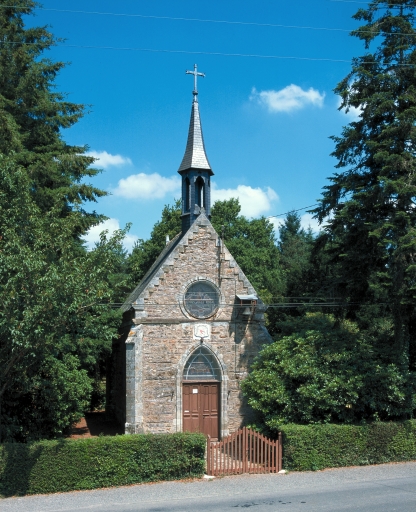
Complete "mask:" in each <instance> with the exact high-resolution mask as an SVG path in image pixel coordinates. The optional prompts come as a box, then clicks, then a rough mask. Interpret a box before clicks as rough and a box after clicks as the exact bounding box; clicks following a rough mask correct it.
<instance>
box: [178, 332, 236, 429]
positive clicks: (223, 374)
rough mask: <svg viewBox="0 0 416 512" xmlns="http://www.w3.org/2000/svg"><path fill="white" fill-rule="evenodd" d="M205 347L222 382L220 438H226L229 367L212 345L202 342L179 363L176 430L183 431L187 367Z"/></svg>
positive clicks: (193, 347) (189, 349)
mask: <svg viewBox="0 0 416 512" xmlns="http://www.w3.org/2000/svg"><path fill="white" fill-rule="evenodd" d="M201 346H202V347H203V349H204V350H206V351H207V352H208V353H209V354H210V355H211V356H212V357H213V358H214V360H215V362H216V365H217V368H218V374H217V380H218V381H219V382H220V397H219V408H220V411H219V414H220V420H219V430H220V436H221V437H224V436H227V435H228V433H229V432H228V411H227V406H228V403H227V402H228V375H227V367H226V365H225V364H224V362H223V361H222V357H221V355H220V354H219V353H218V351H217V350H215V348H214V347H212V345H211V344H210V343H207V342H204V343H203V344H202V345H201V343H200V342H195V343H193V344H192V345H191V346H190V347H189V348H188V350H187V351H186V352H185V353H184V354H183V356H182V357H181V360H180V361H179V364H178V367H177V374H176V419H175V430H176V431H177V432H182V431H183V396H182V395H183V382H186V381H184V371H185V369H186V365H187V363H188V362H189V360H190V359H191V358H192V356H193V355H194V354H195V352H196V351H198V349H200V348H201Z"/></svg>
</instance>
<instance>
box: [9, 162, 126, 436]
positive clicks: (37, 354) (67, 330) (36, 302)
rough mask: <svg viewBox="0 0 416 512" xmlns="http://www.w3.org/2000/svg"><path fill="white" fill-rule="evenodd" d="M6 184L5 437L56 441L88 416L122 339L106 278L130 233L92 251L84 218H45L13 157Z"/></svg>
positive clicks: (76, 213) (50, 214)
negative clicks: (97, 379) (77, 233)
mask: <svg viewBox="0 0 416 512" xmlns="http://www.w3.org/2000/svg"><path fill="white" fill-rule="evenodd" d="M0 180H1V183H2V187H1V190H0V218H1V221H2V234H1V238H0V269H1V272H0V301H1V307H0V406H1V411H0V418H1V422H0V436H1V438H2V440H4V439H15V440H20V441H25V440H30V439H39V438H42V437H56V436H60V435H62V434H63V432H64V431H65V429H67V428H68V427H69V426H70V425H71V423H72V422H73V421H75V420H77V419H78V418H79V417H80V416H82V414H83V412H84V410H85V408H86V406H87V404H88V401H89V395H90V393H91V380H92V379H93V378H94V376H95V373H96V371H97V370H96V368H97V365H100V364H101V361H102V360H103V359H105V354H107V353H109V351H110V348H111V340H112V338H113V337H114V335H115V334H116V333H117V327H118V324H119V322H120V313H119V312H118V311H113V310H112V309H111V307H110V306H109V303H110V302H111V301H112V300H113V294H114V289H113V288H111V287H110V285H109V283H108V279H107V275H108V273H111V272H112V270H113V268H114V267H115V265H116V264H117V261H118V260H117V257H116V255H117V254H118V248H119V246H120V243H121V240H122V238H123V232H122V231H120V232H118V233H116V234H115V236H113V237H112V238H110V239H109V240H107V239H106V237H105V236H103V237H102V240H101V241H100V243H99V244H98V245H97V247H96V248H95V249H94V250H93V251H90V252H86V251H84V250H82V249H80V247H79V245H78V244H77V243H76V242H74V237H73V233H74V226H77V225H78V221H79V215H82V213H80V212H79V211H78V210H74V211H73V212H71V214H69V215H67V216H66V217H60V216H59V214H58V212H59V206H58V208H57V210H51V211H49V212H46V213H44V214H42V212H41V210H40V208H39V206H38V205H37V204H36V202H35V201H34V198H33V195H32V192H31V179H30V176H28V171H27V170H26V169H25V168H23V167H19V166H17V165H16V163H15V162H14V159H13V158H6V157H4V156H1V155H0ZM66 381H68V383H67V384H65V382H66Z"/></svg>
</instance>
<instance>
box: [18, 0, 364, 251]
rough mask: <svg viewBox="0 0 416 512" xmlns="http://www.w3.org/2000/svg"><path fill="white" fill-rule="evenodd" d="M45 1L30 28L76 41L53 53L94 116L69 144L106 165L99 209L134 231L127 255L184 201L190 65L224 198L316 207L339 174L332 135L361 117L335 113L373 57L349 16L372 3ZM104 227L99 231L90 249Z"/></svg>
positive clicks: (254, 211) (63, 85)
mask: <svg viewBox="0 0 416 512" xmlns="http://www.w3.org/2000/svg"><path fill="white" fill-rule="evenodd" d="M42 4H43V7H44V9H43V10H40V9H39V10H36V11H35V12H36V16H35V17H29V18H27V23H28V24H30V25H32V24H36V25H38V24H39V25H43V24H48V25H49V26H50V27H51V30H52V32H53V33H54V34H55V35H56V36H57V37H62V38H65V42H63V43H62V44H60V45H58V46H57V47H55V48H54V49H53V50H51V51H50V52H48V53H47V56H48V57H50V58H52V59H53V60H63V61H65V62H68V63H70V65H68V66H67V67H66V68H65V69H64V70H63V71H62V72H61V74H60V75H59V77H58V78H57V87H58V90H60V91H62V92H66V93H68V98H69V99H70V100H71V101H74V102H79V103H84V104H87V105H88V109H87V110H88V111H89V114H88V115H86V116H85V118H84V119H82V120H81V121H80V122H79V123H78V124H77V125H76V126H74V127H73V128H71V129H69V130H66V131H65V132H64V134H63V136H64V138H65V140H66V141H67V142H68V143H70V144H82V145H83V144H87V145H88V146H89V148H90V151H91V152H92V153H93V154H94V155H96V156H97V157H98V158H100V160H98V161H97V164H96V165H97V167H100V168H102V169H103V172H102V174H100V176H98V177H97V178H94V180H93V183H94V185H96V186H99V187H101V188H103V189H105V190H107V191H108V192H110V193H111V195H109V196H108V197H105V198H103V199H100V200H99V202H98V204H96V205H92V207H91V209H96V211H98V212H100V213H103V214H104V215H106V216H108V217H109V219H110V220H109V221H107V223H106V224H105V226H104V227H106V228H109V229H110V230H111V229H114V228H116V227H118V226H121V227H123V226H124V225H125V224H126V223H127V222H131V223H132V227H131V230H130V233H129V236H128V237H127V239H126V247H127V248H130V247H131V246H132V244H133V243H134V240H135V239H137V238H148V237H149V234H150V231H151V229H152V226H153V225H154V223H155V222H156V221H157V220H158V219H159V218H160V213H161V210H162V208H163V205H165V204H172V203H173V201H174V198H179V197H180V191H179V175H178V174H177V169H178V167H179V164H180V162H181V159H182V156H183V153H184V150H185V144H186V137H187V131H188V123H189V116H190V111H191V102H192V88H193V80H192V77H190V76H187V75H186V74H185V70H187V69H189V70H191V69H193V65H194V63H197V64H198V70H199V71H202V72H204V73H205V74H206V77H205V78H203V79H200V80H199V86H198V88H199V103H200V112H201V119H202V127H203V132H204V138H205V145H206V150H207V154H208V158H209V160H210V163H211V166H212V168H213V171H214V173H215V176H214V178H213V180H214V182H215V191H214V197H213V199H214V200H215V199H224V198H228V197H237V196H238V197H239V198H240V202H241V204H242V213H244V214H246V215H247V216H248V217H258V216H261V215H264V216H271V215H276V214H279V213H283V212H287V211H289V210H292V209H298V208H302V207H305V206H309V205H312V204H314V203H316V200H317V199H318V198H319V196H320V193H321V190H322V187H323V186H325V184H327V178H328V177H329V176H331V175H332V174H333V172H334V171H335V169H334V165H335V164H336V161H335V159H334V158H332V157H330V153H331V151H332V150H333V148H334V145H333V142H332V141H331V140H330V139H329V137H330V136H331V135H339V134H340V133H341V129H342V126H343V125H346V124H347V123H348V122H350V121H351V120H352V116H353V115H354V113H350V114H348V115H347V114H345V113H343V112H339V111H338V110H337V107H338V104H339V100H338V98H337V96H335V95H334V93H333V89H334V87H335V86H336V84H337V83H338V82H339V81H340V80H341V79H342V78H343V77H345V76H346V75H347V74H348V72H349V70H350V61H351V58H352V57H353V56H358V55H361V54H363V53H364V49H363V46H362V44H361V43H360V42H359V41H358V40H356V38H353V37H351V36H349V31H350V30H352V29H354V28H356V26H357V23H356V22H355V21H354V20H352V19H351V16H352V15H353V14H354V13H355V12H356V10H357V9H358V8H359V7H365V5H366V3H365V2H358V1H354V2H353V1H333V0H315V1H313V2H312V1H311V0H292V1H291V2H290V1H288V0H286V1H283V0H259V1H258V2H252V1H247V0H239V1H235V0H227V1H226V2H219V1H217V2H213V1H212V0H211V1H207V0H199V1H197V2H195V0H192V1H191V0H175V1H173V0H170V1H168V0H159V1H155V0H152V1H150V0H118V1H117V2H115V1H114V0H71V1H69V0H59V1H58V0H43V2H42ZM62 11H65V12H62ZM70 11H72V12H70ZM75 11H84V12H75ZM100 13H112V14H100ZM172 18H182V19H172ZM184 18H186V19H184ZM190 19H193V21H190ZM197 20H211V21H197ZM218 21H224V22H225V21H226V22H230V23H219V22H218ZM231 22H232V23H231ZM235 22H238V23H235ZM272 25H279V26H272ZM300 27H302V28H300ZM321 29H324V30H321ZM335 29H337V30H335ZM121 48H123V49H121ZM139 49H147V50H158V51H140V50H139ZM161 50H163V51H161ZM192 52H201V53H192ZM226 54H240V55H257V57H255V56H252V57H246V56H236V55H234V56H230V55H226ZM259 56H273V58H263V57H259ZM277 57H281V58H277ZM283 57H294V58H283ZM319 59H327V60H319ZM300 213H301V214H302V215H303V223H304V225H305V226H307V225H308V224H309V223H311V225H312V227H313V228H314V229H316V223H315V221H314V220H311V218H310V215H308V214H305V213H303V212H300ZM280 219H282V218H280ZM278 222H279V221H276V225H277V224H278ZM102 228H103V227H102V226H100V227H97V228H94V229H93V230H92V232H91V233H90V234H89V237H88V240H89V242H90V243H92V242H93V241H94V240H95V239H96V238H97V237H98V233H99V232H100V231H101V230H102Z"/></svg>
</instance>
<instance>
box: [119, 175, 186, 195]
mask: <svg viewBox="0 0 416 512" xmlns="http://www.w3.org/2000/svg"><path fill="white" fill-rule="evenodd" d="M180 190H181V179H180V177H179V176H172V177H170V178H164V177H163V176H161V175H160V174H158V173H156V172H155V173H153V174H145V173H144V172H141V173H139V174H132V175H131V176H128V177H127V178H123V179H121V180H120V181H119V182H118V186H117V188H116V189H114V190H113V193H114V195H116V196H121V197H125V198H126V199H135V198H140V199H162V198H163V197H165V196H166V195H167V194H170V195H175V194H178V193H180Z"/></svg>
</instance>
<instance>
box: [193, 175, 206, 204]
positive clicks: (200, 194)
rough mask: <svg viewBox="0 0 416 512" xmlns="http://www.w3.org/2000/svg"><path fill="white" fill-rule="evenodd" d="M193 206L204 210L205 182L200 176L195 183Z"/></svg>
mask: <svg viewBox="0 0 416 512" xmlns="http://www.w3.org/2000/svg"><path fill="white" fill-rule="evenodd" d="M195 204H197V205H198V206H200V207H201V208H205V182H204V180H203V178H201V176H198V178H197V179H196V181H195Z"/></svg>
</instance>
